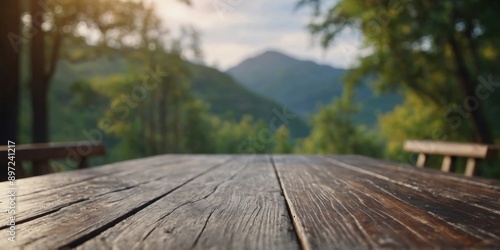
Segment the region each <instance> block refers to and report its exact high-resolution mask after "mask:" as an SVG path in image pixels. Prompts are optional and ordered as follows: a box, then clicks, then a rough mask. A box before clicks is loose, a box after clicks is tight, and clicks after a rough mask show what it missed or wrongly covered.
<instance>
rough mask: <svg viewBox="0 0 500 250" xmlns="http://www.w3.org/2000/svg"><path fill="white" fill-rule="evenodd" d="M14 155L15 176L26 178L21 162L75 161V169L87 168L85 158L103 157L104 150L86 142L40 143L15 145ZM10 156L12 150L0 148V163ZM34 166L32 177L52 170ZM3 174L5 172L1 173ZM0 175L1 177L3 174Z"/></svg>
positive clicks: (6, 147)
mask: <svg viewBox="0 0 500 250" xmlns="http://www.w3.org/2000/svg"><path fill="white" fill-rule="evenodd" d="M14 149H15V153H14V154H13V155H14V157H15V162H16V171H18V173H16V175H18V177H26V176H27V174H26V173H24V171H23V169H22V167H21V163H22V162H23V161H31V162H44V161H45V162H46V161H48V160H52V159H66V160H68V161H72V162H74V161H76V162H77V168H79V169H80V168H85V167H87V157H89V156H94V155H104V154H105V148H104V145H103V144H102V143H98V144H92V143H90V142H88V141H81V142H67V143H40V144H25V145H16V146H15V148H14ZM9 151H10V153H11V154H12V148H10V149H9V147H8V146H0V162H4V161H5V159H7V157H8V155H9ZM35 165H36V164H34V169H33V175H41V174H48V173H51V172H52V170H51V168H50V167H48V166H43V167H40V169H36V168H37V166H35ZM45 165H46V164H45ZM3 172H5V171H3ZM3 172H2V173H0V175H3V174H4V173H3Z"/></svg>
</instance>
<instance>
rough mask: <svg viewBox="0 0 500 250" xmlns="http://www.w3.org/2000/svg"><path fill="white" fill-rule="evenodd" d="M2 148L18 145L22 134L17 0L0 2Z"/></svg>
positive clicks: (0, 113)
mask: <svg viewBox="0 0 500 250" xmlns="http://www.w3.org/2000/svg"><path fill="white" fill-rule="evenodd" d="M0 23H1V25H0V34H1V35H2V37H1V38H0V79H2V83H3V84H2V90H1V91H0V117H1V118H2V122H0V145H7V141H8V140H10V141H13V142H15V143H18V140H17V136H18V133H19V129H18V128H19V126H18V118H19V115H18V114H19V68H20V65H19V58H20V56H19V55H20V49H21V48H20V46H21V41H20V40H18V39H13V37H16V38H19V37H21V30H20V7H19V1H18V0H3V1H1V2H0Z"/></svg>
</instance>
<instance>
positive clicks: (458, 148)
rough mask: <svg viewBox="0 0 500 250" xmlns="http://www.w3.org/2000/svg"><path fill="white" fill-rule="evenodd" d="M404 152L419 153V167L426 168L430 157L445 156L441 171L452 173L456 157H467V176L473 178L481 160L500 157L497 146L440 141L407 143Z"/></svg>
mask: <svg viewBox="0 0 500 250" xmlns="http://www.w3.org/2000/svg"><path fill="white" fill-rule="evenodd" d="M404 150H405V151H408V152H414V153H418V159H417V167H421V168H422V167H424V166H425V162H426V160H427V156H428V155H443V156H444V159H443V163H442V164H441V171H444V172H450V171H452V169H453V165H454V162H455V159H456V157H466V158H467V165H466V167H465V173H464V174H465V175H466V176H473V175H474V174H475V173H476V171H477V168H476V166H477V164H478V162H479V160H481V159H486V158H494V157H497V156H498V152H499V149H498V147H496V146H495V145H486V144H475V143H458V142H439V141H406V142H405V144H404Z"/></svg>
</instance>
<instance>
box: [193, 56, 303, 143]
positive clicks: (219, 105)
mask: <svg viewBox="0 0 500 250" xmlns="http://www.w3.org/2000/svg"><path fill="white" fill-rule="evenodd" d="M191 69H192V73H193V75H192V77H191V89H192V91H193V94H194V95H195V96H196V97H198V98H200V99H202V100H203V101H205V102H207V103H209V104H210V105H211V112H212V113H214V114H216V115H219V116H224V115H227V114H228V113H230V115H232V116H234V118H236V119H237V120H239V119H241V117H242V116H243V115H245V114H249V115H252V116H253V117H254V118H256V119H262V120H263V121H264V122H265V123H266V124H268V123H269V122H270V121H271V120H272V119H273V117H276V116H277V115H276V114H275V113H274V112H273V109H277V110H279V111H280V112H282V108H283V105H281V104H278V103H277V102H276V101H273V100H270V99H268V98H265V97H262V96H260V95H258V94H256V93H254V92H252V91H249V90H248V89H247V88H246V87H244V86H243V85H242V84H240V83H238V82H236V81H235V80H234V79H233V77H231V76H230V75H228V74H226V73H224V72H220V71H218V70H217V69H214V68H210V67H207V66H202V65H197V64H192V65H191ZM288 128H289V129H290V134H291V136H292V137H294V138H297V137H305V136H307V134H308V133H309V128H308V127H307V124H306V123H305V122H304V120H303V119H301V118H295V119H291V120H290V123H289V124H288Z"/></svg>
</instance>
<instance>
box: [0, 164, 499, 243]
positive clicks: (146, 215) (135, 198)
mask: <svg viewBox="0 0 500 250" xmlns="http://www.w3.org/2000/svg"><path fill="white" fill-rule="evenodd" d="M17 184H18V187H19V188H20V189H19V190H18V191H19V192H18V194H17V195H18V211H17V212H18V214H17V216H18V220H17V222H18V225H17V236H18V238H17V242H16V244H15V245H12V244H11V242H9V241H8V240H7V237H0V249H4V248H6V247H5V246H8V249H58V248H78V249H370V248H390V249H428V248H472V249H499V248H500V227H499V226H498V225H500V181H498V180H487V179H481V178H467V177H463V176H461V175H457V174H449V173H444V172H441V171H436V170H431V169H422V168H410V167H403V166H401V165H399V164H395V163H392V162H388V161H383V160H376V159H372V158H369V157H362V156H292V155H280V156H272V157H271V156H263V155H260V156H228V155H217V156H206V155H198V156H194V155H166V156H156V157H150V158H145V159H138V160H133V161H127V162H122V163H116V164H110V165H107V166H103V167H99V168H93V169H88V170H79V171H74V172H67V173H59V174H51V175H47V176H40V177H33V178H27V179H23V180H19V181H18V183H17ZM4 185H7V183H5V182H4V183H0V186H1V187H4ZM0 206H2V207H5V206H6V203H5V201H4V200H3V199H2V201H1V202H0ZM0 220H4V221H8V216H7V214H6V213H0ZM0 232H1V233H2V234H4V235H7V227H6V226H2V225H0Z"/></svg>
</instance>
